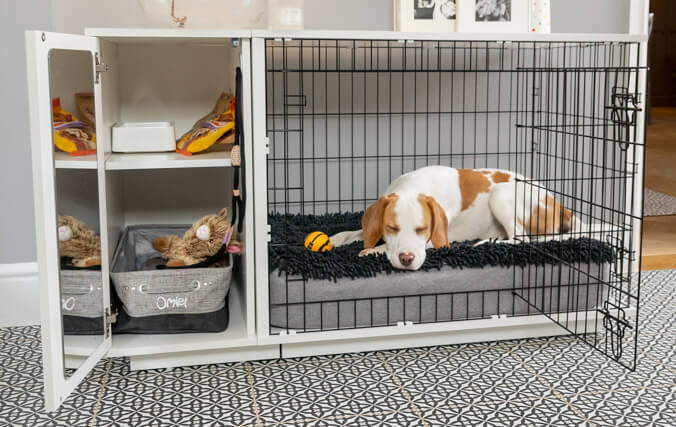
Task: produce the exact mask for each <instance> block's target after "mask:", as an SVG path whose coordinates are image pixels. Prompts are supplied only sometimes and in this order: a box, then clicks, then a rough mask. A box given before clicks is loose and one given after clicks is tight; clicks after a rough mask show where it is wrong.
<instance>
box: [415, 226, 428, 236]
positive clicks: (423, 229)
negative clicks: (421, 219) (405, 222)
mask: <svg viewBox="0 0 676 427" xmlns="http://www.w3.org/2000/svg"><path fill="white" fill-rule="evenodd" d="M427 230H429V227H418V228H416V229H415V232H416V234H424V233H427Z"/></svg>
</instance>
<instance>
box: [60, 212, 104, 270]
mask: <svg viewBox="0 0 676 427" xmlns="http://www.w3.org/2000/svg"><path fill="white" fill-rule="evenodd" d="M58 225H59V256H61V257H62V258H64V257H65V258H67V259H68V262H67V264H70V265H72V266H75V267H92V266H96V265H101V238H100V237H99V236H98V235H97V234H96V233H95V232H94V231H93V230H90V229H88V228H87V226H85V224H84V223H83V222H82V221H79V220H77V219H75V218H73V217H72V216H69V215H59V216H58Z"/></svg>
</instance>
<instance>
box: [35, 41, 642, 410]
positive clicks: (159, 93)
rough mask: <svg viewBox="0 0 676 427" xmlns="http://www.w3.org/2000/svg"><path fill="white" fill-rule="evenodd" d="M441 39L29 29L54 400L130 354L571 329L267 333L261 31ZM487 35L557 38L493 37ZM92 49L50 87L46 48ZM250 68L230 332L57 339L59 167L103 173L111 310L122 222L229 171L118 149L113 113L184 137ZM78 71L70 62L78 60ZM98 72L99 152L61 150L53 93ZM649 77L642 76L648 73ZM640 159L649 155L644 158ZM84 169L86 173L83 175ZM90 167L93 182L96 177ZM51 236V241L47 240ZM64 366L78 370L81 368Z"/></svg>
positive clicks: (208, 356)
mask: <svg viewBox="0 0 676 427" xmlns="http://www.w3.org/2000/svg"><path fill="white" fill-rule="evenodd" d="M292 37H302V38H308V39H321V38H330V39H341V38H346V39H360V40H364V39H370V40H401V39H404V40H436V39H439V37H440V35H439V34H398V33H389V32H366V33H364V32H361V33H357V32H352V33H349V32H348V33H343V32H340V33H339V32H301V33H294V32H280V33H272V32H265V31H254V32H251V31H228V30H181V29H176V30H139V29H88V30H86V32H85V35H81V36H80V35H65V34H55V33H48V32H32V31H31V32H27V34H26V49H27V64H28V81H29V99H30V113H31V140H32V153H33V169H34V194H35V212H36V215H35V216H36V230H37V236H38V237H37V253H38V264H39V277H40V286H41V300H40V307H41V316H42V342H43V360H44V377H45V398H46V408H47V410H53V409H55V408H56V407H58V406H59V404H60V403H61V402H62V401H63V400H64V399H65V398H66V397H67V396H68V394H69V393H70V392H71V391H72V390H73V389H74V387H75V386H76V385H77V384H78V383H79V382H81V381H82V379H83V378H84V377H85V376H86V375H87V373H88V372H89V371H90V370H91V369H92V368H93V366H94V365H95V364H96V363H97V362H98V361H99V360H100V359H101V358H103V357H122V356H126V357H129V359H130V363H131V369H150V368H165V367H175V366H181V365H193V364H204V363H219V362H232V361H242V360H259V359H270V358H277V357H292V356H303V355H314V354H327V353H337V352H348V351H366V350H377V349H389V348H401V347H410V346H424V345H438V344H450V343H461V342H475V341H487V340H497V339H501V340H502V339H515V338H524V337H533V336H545V335H563V334H567V333H568V332H567V331H566V330H564V329H562V328H560V327H559V326H557V325H556V324H555V323H553V322H552V321H551V320H550V319H548V318H547V317H546V316H542V315H534V316H523V317H514V318H503V317H499V316H497V317H495V318H492V319H480V320H468V321H463V322H446V323H436V324H420V325H408V324H402V325H400V326H388V327H378V328H364V329H354V330H341V331H335V332H322V333H305V334H293V333H286V334H284V333H282V334H275V335H272V334H270V333H269V319H268V315H269V313H268V274H269V272H268V265H267V239H268V225H267V197H268V196H267V194H266V193H267V186H268V183H267V175H266V167H267V166H266V162H267V161H266V156H267V139H266V137H267V135H266V102H267V100H266V63H265V62H266V57H265V47H264V43H265V39H271V38H280V39H285V38H292ZM443 37H444V38H447V39H449V40H453V39H455V40H485V37H486V36H485V35H473V34H463V35H457V34H448V35H443ZM490 37H491V40H521V41H527V40H531V39H535V38H537V39H538V40H541V41H558V40H560V39H561V36H556V35H528V34H524V35H519V34H517V35H515V34H512V35H505V36H501V35H496V34H493V35H490ZM565 40H567V41H577V42H580V41H587V40H596V41H600V40H618V41H627V40H634V41H644V40H645V39H644V38H643V37H642V36H638V37H635V38H633V39H632V38H631V37H628V36H610V35H608V36H589V35H567V36H565ZM57 51H58V52H62V51H66V52H84V53H85V54H87V55H89V56H87V57H86V58H90V59H89V60H85V61H84V62H82V61H80V62H72V63H66V64H65V65H63V66H62V67H61V69H60V72H61V73H65V77H63V78H62V79H60V80H58V82H57V83H54V79H53V78H52V77H53V76H50V65H49V64H50V62H49V61H50V55H52V54H53V53H54V52H57ZM237 66H240V67H241V69H242V74H243V110H244V138H245V143H244V155H245V159H246V165H247V167H246V175H245V176H243V177H242V179H243V180H244V181H245V183H246V187H247V189H248V194H247V197H246V218H245V227H244V233H243V236H242V238H243V255H242V256H241V257H239V260H240V263H241V265H240V266H239V267H240V268H239V271H240V272H241V274H240V275H239V276H237V277H235V278H234V280H233V284H232V286H231V288H230V289H231V290H230V297H229V309H230V324H229V327H228V328H227V330H226V331H224V332H222V333H204V334H199V333H198V334H184V335H112V334H109V333H107V334H105V336H104V337H98V338H97V337H93V338H92V337H88V336H66V337H64V336H63V335H62V320H61V310H60V305H61V304H60V296H59V279H58V278H59V265H58V247H57V239H56V236H57V227H56V222H55V220H54V219H55V217H56V215H57V212H58V206H57V201H56V198H57V197H64V196H62V195H59V196H57V194H56V192H57V187H58V188H60V190H59V191H64V192H65V194H66V196H65V197H68V193H69V192H77V191H79V190H78V189H77V187H73V188H72V189H69V187H68V186H61V187H59V186H58V183H57V179H56V178H55V175H56V172H55V171H59V170H68V171H70V172H71V173H72V174H73V177H71V179H73V180H77V179H79V178H78V177H83V178H81V179H85V178H84V177H89V178H88V179H94V178H95V188H96V190H95V191H94V190H92V191H93V192H92V194H93V196H91V198H93V199H92V200H94V201H93V202H92V205H91V206H89V209H90V211H92V212H94V213H93V214H92V215H96V213H98V221H99V231H100V235H101V239H102V260H103V264H102V276H103V290H104V292H103V295H104V297H103V301H102V304H103V307H109V305H110V301H109V297H108V295H109V288H110V283H109V272H110V263H111V258H112V255H113V252H114V249H115V246H116V244H117V242H118V238H119V236H120V234H121V231H122V230H123V229H124V227H126V226H128V225H134V224H148V223H154V224H163V223H164V224H170V223H192V222H193V221H194V220H195V219H196V218H199V217H200V216H201V215H204V214H207V213H210V212H215V211H218V209H220V208H221V207H223V206H228V205H229V204H230V200H231V197H232V193H231V189H232V169H231V167H230V166H231V162H230V158H229V156H228V154H227V153H223V152H215V153H210V154H205V155H196V156H192V157H190V158H186V157H184V156H181V155H179V154H176V153H139V154H134V153H125V154H117V153H113V152H112V151H111V127H112V126H113V125H114V124H115V123H116V122H118V121H125V120H128V121H173V122H174V123H175V126H176V134H177V135H180V134H182V133H183V132H185V131H186V130H188V129H189V128H190V127H191V126H192V124H193V123H194V121H195V120H196V119H197V118H199V117H202V116H203V115H204V114H205V113H206V112H208V111H210V110H211V108H212V107H213V103H214V102H215V100H216V98H217V97H218V95H219V94H220V93H221V92H222V91H234V89H235V87H234V84H235V74H234V73H235V67H237ZM70 68H72V69H70ZM83 79H84V80H87V79H88V81H90V84H91V85H92V86H91V89H90V90H91V91H93V92H94V95H95V113H96V128H97V138H98V141H97V145H98V150H97V154H96V155H95V156H89V157H71V156H68V155H65V154H63V153H55V152H54V146H53V142H52V113H51V110H50V106H51V98H52V96H53V95H54V94H59V93H64V95H63V96H64V97H65V96H69V95H67V94H68V93H69V91H70V93H72V92H73V91H82V90H85V89H86V87H85V88H81V87H78V84H79V83H78V82H80V81H82V80H83ZM641 84H644V82H641ZM638 161H640V159H639V160H638ZM85 174H89V175H85ZM92 177H94V178H92ZM49 236H52V238H49ZM580 319H581V320H580V327H586V326H587V325H593V324H595V323H596V322H597V320H598V319H597V313H596V312H593V313H589V314H588V315H587V316H584V317H581V318H580ZM69 368H76V369H75V370H74V371H72V370H69Z"/></svg>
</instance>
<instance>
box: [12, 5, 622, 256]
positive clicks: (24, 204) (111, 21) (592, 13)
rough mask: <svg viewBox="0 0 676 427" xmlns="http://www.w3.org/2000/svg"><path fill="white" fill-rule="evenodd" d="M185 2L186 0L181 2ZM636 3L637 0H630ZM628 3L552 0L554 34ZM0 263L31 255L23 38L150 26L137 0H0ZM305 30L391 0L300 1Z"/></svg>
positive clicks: (355, 16)
mask: <svg viewBox="0 0 676 427" xmlns="http://www.w3.org/2000/svg"><path fill="white" fill-rule="evenodd" d="M181 1H187V0H181ZM634 1H635V0H634ZM629 2H630V0H553V1H552V29H553V31H555V32H624V31H626V30H627V26H628V25H627V21H628V9H629ZM0 16H3V17H11V19H5V20H3V25H2V28H1V29H0V35H1V37H0V52H2V55H3V67H0V93H2V95H3V97H2V98H3V101H4V102H3V103H2V104H1V105H0V117H1V119H0V135H2V139H1V140H0V141H1V142H0V144H1V147H2V151H1V153H2V155H1V156H0V180H1V181H0V182H2V183H3V185H1V186H0V209H1V210H0V264H3V263H18V262H27V261H34V260H35V235H34V231H33V203H32V182H31V162H30V149H29V141H28V111H27V110H28V107H27V100H26V77H25V76H26V72H25V55H24V41H23V40H24V35H23V32H24V31H25V30H26V29H42V30H52V31H59V32H70V33H82V31H83V29H84V28H85V27H106V26H110V27H113V26H118V27H152V26H156V25H157V24H154V23H153V22H152V21H150V20H149V19H148V18H147V17H146V16H145V15H144V14H143V11H142V9H141V7H140V6H139V3H138V1H137V0H116V1H108V0H54V1H52V2H48V1H39V0H0ZM305 27H306V28H308V29H354V30H391V29H392V2H391V0H341V1H337V0H306V1H305Z"/></svg>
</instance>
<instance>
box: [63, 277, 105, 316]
mask: <svg viewBox="0 0 676 427" xmlns="http://www.w3.org/2000/svg"><path fill="white" fill-rule="evenodd" d="M101 275H102V273H101V270H61V274H60V279H61V312H62V314H63V315H68V316H78V317H87V318H96V317H101V316H103V283H102V277H101Z"/></svg>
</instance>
